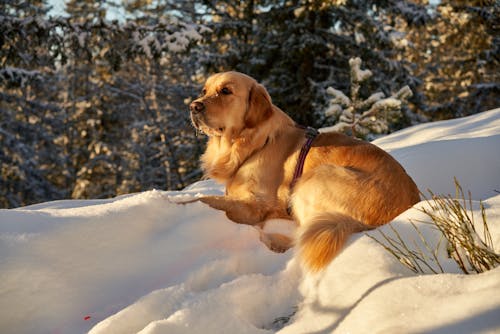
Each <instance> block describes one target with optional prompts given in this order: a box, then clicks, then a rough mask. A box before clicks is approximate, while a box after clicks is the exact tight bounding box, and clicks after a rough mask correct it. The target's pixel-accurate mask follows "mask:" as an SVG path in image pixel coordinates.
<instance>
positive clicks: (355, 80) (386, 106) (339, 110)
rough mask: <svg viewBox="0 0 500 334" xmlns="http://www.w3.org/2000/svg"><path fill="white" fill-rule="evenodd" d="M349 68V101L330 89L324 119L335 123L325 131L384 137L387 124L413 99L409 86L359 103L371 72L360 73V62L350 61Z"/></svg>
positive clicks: (398, 115) (399, 114)
mask: <svg viewBox="0 0 500 334" xmlns="http://www.w3.org/2000/svg"><path fill="white" fill-rule="evenodd" d="M349 65H350V67H351V72H350V73H351V94H350V95H351V97H350V98H349V97H347V95H345V94H344V93H343V92H341V91H340V90H337V89H335V88H332V87H328V88H327V90H326V92H327V93H328V94H329V95H331V96H332V98H331V99H330V102H329V106H328V107H327V108H326V110H325V115H326V116H327V117H334V118H335V119H336V120H337V123H336V124H335V125H333V126H331V127H328V128H325V129H324V131H338V132H346V133H351V134H352V135H357V136H362V137H367V136H368V135H370V134H379V133H385V132H387V131H388V130H389V124H388V122H389V121H392V120H394V119H397V118H399V117H400V116H401V107H402V105H403V104H404V103H406V101H407V99H408V98H409V97H411V96H412V91H411V89H410V88H409V87H408V86H404V87H403V88H401V89H400V90H399V91H398V92H396V93H395V94H393V95H392V96H390V97H387V98H386V97H385V94H384V93H382V92H377V93H374V94H371V95H370V96H369V97H368V98H367V99H364V100H363V99H360V97H359V90H360V88H361V83H362V82H364V81H366V80H368V79H369V78H370V77H371V76H372V72H371V71H370V70H363V69H361V59H360V58H352V59H350V60H349Z"/></svg>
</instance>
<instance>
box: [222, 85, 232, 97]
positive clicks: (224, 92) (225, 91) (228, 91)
mask: <svg viewBox="0 0 500 334" xmlns="http://www.w3.org/2000/svg"><path fill="white" fill-rule="evenodd" d="M220 92H221V93H222V94H224V95H229V94H231V91H230V90H229V88H227V87H224V88H222V89H221V90H220Z"/></svg>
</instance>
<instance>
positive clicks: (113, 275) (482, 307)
mask: <svg viewBox="0 0 500 334" xmlns="http://www.w3.org/2000/svg"><path fill="white" fill-rule="evenodd" d="M375 144H377V145H379V146H380V147H382V148H384V149H386V150H388V151H389V152H391V154H393V156H394V157H395V158H396V159H397V160H399V161H400V162H401V163H402V164H403V166H404V167H405V168H406V169H407V171H408V172H409V174H410V175H412V176H413V177H414V179H415V181H416V182H417V184H418V185H419V187H420V189H421V190H422V191H425V189H426V188H431V189H432V190H433V191H434V192H435V193H439V194H447V193H454V185H453V177H454V176H456V177H457V178H458V179H459V181H460V182H461V184H462V186H463V188H464V189H468V190H471V192H472V197H473V199H474V200H479V199H482V200H485V205H486V210H487V218H488V222H489V225H490V229H491V234H492V237H493V242H494V245H495V248H496V252H499V251H500V195H499V194H498V191H499V190H500V109H496V110H492V111H489V112H485V113H481V114H478V115H475V116H472V117H467V118H463V119H457V120H450V121H444V122H436V123H430V124H423V125H418V126H415V127H412V128H408V129H405V130H402V131H400V132H397V133H394V134H392V135H390V136H387V137H384V138H381V139H379V140H377V141H375ZM495 190H496V191H495ZM222 192H223V189H222V188H221V187H220V186H217V185H215V184H213V183H212V182H210V181H204V182H199V183H196V184H194V185H192V186H191V187H190V188H188V189H186V190H184V191H180V192H166V191H157V190H153V191H147V192H143V193H138V194H130V195H126V196H120V197H117V198H113V199H109V200H66V201H55V202H48V203H42V204H37V205H33V206H29V207H23V208H18V209H10V210H0V332H2V333H61V334H63V333H83V332H87V331H90V332H91V333H106V334H107V333H136V332H140V333H169V334H172V333H189V334H196V333H203V334H205V333H231V334H234V333H274V332H279V333H283V334H285V333H287V334H288V333H297V334H298V333H300V334H302V333H331V332H335V333H472V332H474V333H477V332H482V333H493V332H497V333H498V332H500V293H499V291H500V268H497V269H495V270H491V271H489V272H486V273H483V274H479V275H462V274H459V271H458V268H457V267H456V266H455V265H454V264H453V262H452V261H451V260H449V259H448V258H447V256H446V252H440V253H439V254H438V257H439V258H440V260H441V261H442V263H443V264H444V267H445V269H446V271H447V273H446V274H438V275H435V274H428V275H417V274H414V273H413V272H411V271H410V270H409V269H407V268H406V267H404V266H403V265H402V264H400V263H399V262H398V261H397V260H396V259H395V258H394V257H393V256H392V255H391V254H390V253H388V252H387V251H386V250H384V248H383V247H382V246H380V245H379V244H378V243H377V242H375V241H374V240H372V239H371V238H369V237H368V236H367V235H365V234H357V235H355V236H353V237H352V238H351V239H350V241H349V243H348V245H347V247H345V249H344V250H343V251H342V252H341V253H340V255H339V256H338V257H337V258H335V260H334V261H332V263H331V264H330V265H329V266H328V267H327V268H326V270H324V271H323V272H322V273H320V274H318V275H309V274H307V275H304V273H303V272H302V271H301V269H300V266H299V265H298V263H297V262H296V261H295V259H294V250H293V249H291V250H289V251H287V252H286V253H284V254H276V253H272V252H271V251H269V250H268V249H267V248H266V247H265V246H264V245H263V244H262V243H261V242H260V241H259V233H258V232H257V231H256V230H255V229H254V228H253V227H250V226H245V225H237V224H234V223H232V222H231V221H229V220H228V219H227V218H226V217H225V215H224V214H223V213H222V212H220V211H216V210H214V209H211V208H209V207H207V206H205V205H204V204H201V203H192V204H186V205H179V204H175V203H173V202H174V201H179V200H184V199H189V198H192V197H194V196H198V195H199V194H206V193H217V194H219V193H222ZM474 203H475V205H476V206H477V202H474ZM422 205H425V203H424V202H422V203H420V204H417V205H416V206H415V207H419V206H422ZM476 217H479V214H478V212H476ZM409 219H414V220H418V219H425V216H424V215H423V214H422V213H421V212H420V211H418V210H417V209H415V208H413V209H410V210H408V211H407V212H405V213H403V214H401V215H400V216H399V217H397V218H396V219H395V220H394V221H393V222H392V223H391V225H392V226H393V227H394V228H395V229H396V230H397V231H399V233H400V235H401V236H402V237H403V238H405V239H407V240H418V238H419V237H418V234H417V233H416V231H415V230H414V229H413V228H412V227H411V225H410V224H409ZM280 224H282V222H276V224H275V225H276V226H275V228H278V229H279V228H280V226H281V225H280ZM417 225H418V226H419V227H420V228H421V232H422V233H423V234H424V235H425V236H426V238H427V240H428V242H429V243H436V242H437V241H438V239H439V235H438V233H437V232H436V231H435V230H432V229H430V228H429V227H428V226H427V225H425V224H420V223H417ZM424 225H425V226H424ZM281 227H282V226H281ZM379 230H382V231H384V232H386V233H387V234H390V233H391V229H390V228H389V226H384V227H382V228H380V229H379ZM370 234H371V235H373V236H374V237H376V238H380V234H379V231H378V230H375V231H372V232H370ZM410 243H411V241H410Z"/></svg>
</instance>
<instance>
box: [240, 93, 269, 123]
mask: <svg viewBox="0 0 500 334" xmlns="http://www.w3.org/2000/svg"><path fill="white" fill-rule="evenodd" d="M272 113H273V106H272V103H271V97H270V96H269V94H268V93H267V91H266V89H265V88H264V86H262V85H260V84H258V83H254V84H253V85H252V88H251V89H250V94H249V96H248V109H247V113H246V115H245V127H246V128H254V127H256V126H257V125H258V124H259V123H262V122H264V121H265V120H267V119H268V118H269V117H271V114H272Z"/></svg>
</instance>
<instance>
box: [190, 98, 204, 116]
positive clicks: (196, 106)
mask: <svg viewBox="0 0 500 334" xmlns="http://www.w3.org/2000/svg"><path fill="white" fill-rule="evenodd" d="M189 109H190V110H191V112H192V113H194V114H198V113H202V112H203V111H205V105H204V104H203V102H200V101H193V102H191V104H190V105H189Z"/></svg>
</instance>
